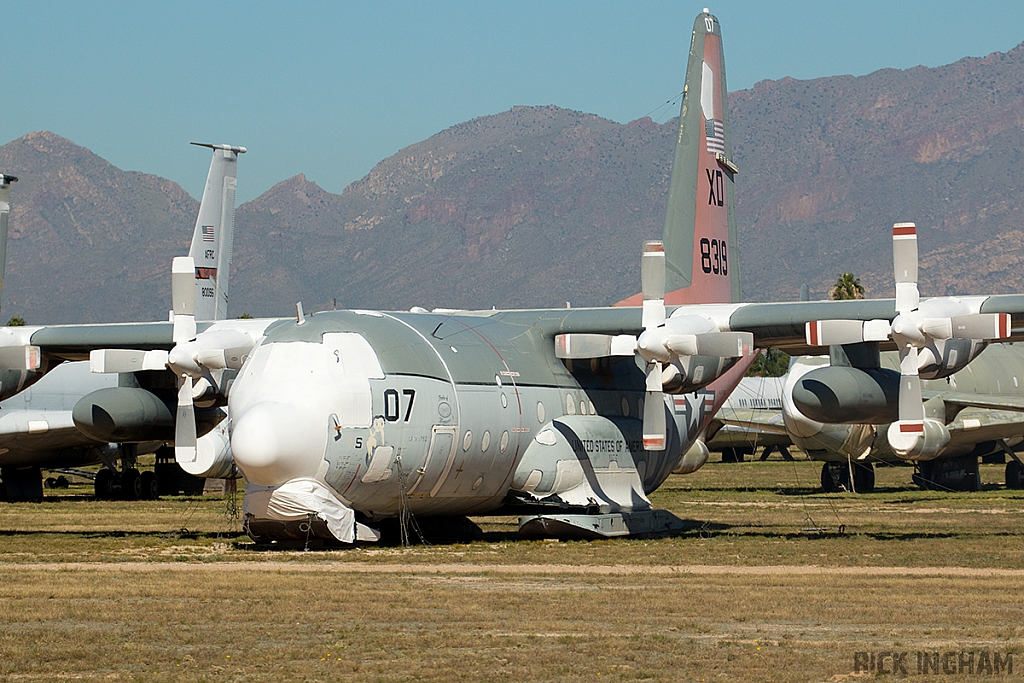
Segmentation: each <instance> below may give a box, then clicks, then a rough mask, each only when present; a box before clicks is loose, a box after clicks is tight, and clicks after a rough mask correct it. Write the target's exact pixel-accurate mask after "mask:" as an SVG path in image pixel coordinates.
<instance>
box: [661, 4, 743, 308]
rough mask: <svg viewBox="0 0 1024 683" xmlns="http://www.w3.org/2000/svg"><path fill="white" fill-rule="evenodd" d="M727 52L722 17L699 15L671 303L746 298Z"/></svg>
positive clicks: (671, 244)
mask: <svg viewBox="0 0 1024 683" xmlns="http://www.w3.org/2000/svg"><path fill="white" fill-rule="evenodd" d="M737 171H738V169H737V168H736V165H735V164H734V163H733V162H732V146H731V144H730V141H729V113H728V91H727V90H726V85H725V53H724V51H723V50H722V29H721V26H720V24H719V23H718V19H717V18H716V17H715V16H714V15H712V14H711V13H710V12H708V11H707V10H704V11H703V12H702V13H701V14H698V15H697V18H696V20H695V21H694V23H693V38H692V39H691V41H690V58H689V62H688V63H687V66H686V86H685V89H684V91H683V103H682V106H681V107H680V110H679V135H678V137H677V138H676V153H675V158H674V159H673V162H672V183H671V185H670V187H669V195H668V212H667V214H666V216H665V236H664V242H665V256H666V261H667V273H666V278H667V281H666V283H665V291H666V294H665V303H667V304H684V303H727V302H731V301H739V300H740V277H739V250H738V249H737V248H736V241H737V239H736V209H735V202H736V199H735V196H736V195H735V192H734V190H733V178H734V176H735V174H736V173H737Z"/></svg>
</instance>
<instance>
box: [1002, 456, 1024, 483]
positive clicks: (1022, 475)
mask: <svg viewBox="0 0 1024 683" xmlns="http://www.w3.org/2000/svg"><path fill="white" fill-rule="evenodd" d="M1006 488H1008V489H1024V467H1022V466H1021V464H1020V461H1019V460H1008V461H1007V462H1006Z"/></svg>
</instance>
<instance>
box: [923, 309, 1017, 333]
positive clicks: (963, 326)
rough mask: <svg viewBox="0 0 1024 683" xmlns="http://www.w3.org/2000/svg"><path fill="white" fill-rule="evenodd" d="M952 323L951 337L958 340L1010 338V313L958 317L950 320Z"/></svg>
mask: <svg viewBox="0 0 1024 683" xmlns="http://www.w3.org/2000/svg"><path fill="white" fill-rule="evenodd" d="M926 323H927V321H926ZM950 323H951V324H950V327H951V328H952V330H951V333H952V334H951V336H952V337H954V338H956V339H1005V338H1006V337H1009V336H1010V315H1009V314H1008V313H979V314H977V315H956V316H953V317H952V318H950Z"/></svg>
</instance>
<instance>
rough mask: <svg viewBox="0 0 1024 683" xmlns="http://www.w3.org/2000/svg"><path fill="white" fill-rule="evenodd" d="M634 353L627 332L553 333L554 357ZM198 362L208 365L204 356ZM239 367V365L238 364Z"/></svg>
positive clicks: (597, 356) (592, 356)
mask: <svg viewBox="0 0 1024 683" xmlns="http://www.w3.org/2000/svg"><path fill="white" fill-rule="evenodd" d="M634 353H636V337H634V336H632V335H629V334H619V335H615V336H612V335H610V334H584V333H576V332H573V333H571V334H558V335H555V357H556V358H571V359H589V358H608V357H610V356H632V355H633V354H634ZM200 362H201V363H202V364H203V365H205V366H206V367H213V366H211V365H209V364H208V363H207V362H206V360H205V358H200ZM239 367H241V366H239Z"/></svg>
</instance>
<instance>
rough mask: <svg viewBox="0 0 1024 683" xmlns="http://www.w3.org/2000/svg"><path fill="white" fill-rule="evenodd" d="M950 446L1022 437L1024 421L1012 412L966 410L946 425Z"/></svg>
mask: <svg viewBox="0 0 1024 683" xmlns="http://www.w3.org/2000/svg"><path fill="white" fill-rule="evenodd" d="M947 428H948V429H949V438H950V443H951V445H955V444H960V443H964V444H978V443H982V442H984V441H996V440H999V439H1007V438H1011V437H1015V436H1024V421H1022V420H1021V414H1020V413H1019V412H1014V411H1013V410H992V409H988V408H986V409H970V408H969V409H967V410H964V411H963V412H962V413H960V414H959V415H958V416H957V418H956V419H955V420H954V421H953V422H951V423H950V424H948V425H947Z"/></svg>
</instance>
